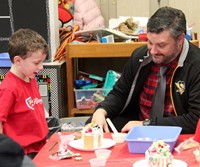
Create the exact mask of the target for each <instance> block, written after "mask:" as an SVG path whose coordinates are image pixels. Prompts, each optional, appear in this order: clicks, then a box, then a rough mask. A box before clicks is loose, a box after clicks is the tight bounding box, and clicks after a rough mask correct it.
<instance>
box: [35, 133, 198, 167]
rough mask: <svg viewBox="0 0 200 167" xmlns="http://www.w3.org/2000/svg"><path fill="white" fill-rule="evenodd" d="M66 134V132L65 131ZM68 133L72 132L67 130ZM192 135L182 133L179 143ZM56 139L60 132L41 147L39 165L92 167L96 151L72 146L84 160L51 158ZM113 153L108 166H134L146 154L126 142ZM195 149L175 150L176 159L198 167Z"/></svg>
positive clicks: (36, 158) (37, 162) (113, 149)
mask: <svg viewBox="0 0 200 167" xmlns="http://www.w3.org/2000/svg"><path fill="white" fill-rule="evenodd" d="M64 134H65V133H64ZM66 134H70V133H69V132H67V133H66ZM104 136H105V137H106V138H111V133H105V134H104ZM191 136H192V135H187V134H185V135H180V136H179V138H178V142H177V145H178V144H179V143H181V142H183V141H184V140H185V139H188V138H190V137H191ZM55 141H59V135H58V133H54V134H53V135H52V136H51V138H50V139H49V141H48V142H47V143H46V145H45V146H44V147H43V148H42V149H41V151H40V152H39V153H38V154H37V156H36V157H35V158H34V159H33V162H34V163H35V164H36V166H37V167H63V166H64V167H65V166H73V167H80V166H81V167H82V166H83V167H90V164H89V159H91V158H94V157H96V156H95V153H94V151H91V152H88V151H79V150H76V149H73V148H72V147H70V146H69V147H68V148H69V149H70V150H71V151H72V152H74V153H80V154H81V156H82V161H75V160H74V158H70V159H64V160H59V161H54V160H51V159H49V155H51V154H52V153H54V152H56V151H57V150H58V146H59V143H58V144H57V145H56V146H55V147H54V148H53V149H52V150H51V151H48V150H49V148H50V147H51V146H52V144H53V143H54V142H55ZM110 149H111V151H112V153H111V156H110V158H109V159H108V160H107V163H106V167H112V166H114V167H124V166H126V167H132V166H133V163H134V162H136V161H138V160H142V159H144V154H131V153H129V151H128V145H127V143H126V142H124V143H120V144H118V143H117V144H116V145H115V146H113V147H112V148H110ZM193 151H194V149H189V150H186V151H183V152H181V153H180V154H178V153H177V152H175V151H174V152H173V155H174V158H175V159H180V160H183V161H185V162H186V163H187V164H188V167H198V163H197V162H196V159H195V157H194V155H193Z"/></svg>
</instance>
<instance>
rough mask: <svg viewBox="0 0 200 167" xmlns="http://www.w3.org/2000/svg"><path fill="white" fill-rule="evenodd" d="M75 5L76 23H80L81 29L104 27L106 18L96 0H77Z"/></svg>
mask: <svg viewBox="0 0 200 167" xmlns="http://www.w3.org/2000/svg"><path fill="white" fill-rule="evenodd" d="M74 7H75V10H74V25H79V26H80V30H88V29H96V28H104V18H103V16H102V15H101V11H100V9H99V7H98V5H97V3H96V1H95V0H76V1H75V4H74Z"/></svg>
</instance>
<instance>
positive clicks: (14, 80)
mask: <svg viewBox="0 0 200 167" xmlns="http://www.w3.org/2000/svg"><path fill="white" fill-rule="evenodd" d="M0 104H1V108H0V120H1V121H2V122H3V133H4V134H5V135H8V136H10V137H11V138H12V139H14V140H15V141H17V142H18V143H19V144H20V145H21V146H22V147H23V148H24V151H25V154H27V153H31V152H38V151H39V150H40V149H41V148H42V147H43V146H44V144H45V142H46V136H47V133H48V125H47V122H46V119H45V112H44V104H43V101H42V98H41V96H40V93H39V90H38V84H37V82H36V79H35V78H33V79H30V82H29V83H27V82H25V81H23V80H21V79H20V78H18V77H17V76H15V75H14V74H13V73H11V72H8V73H7V75H6V77H5V79H4V80H3V82H2V83H1V84H0Z"/></svg>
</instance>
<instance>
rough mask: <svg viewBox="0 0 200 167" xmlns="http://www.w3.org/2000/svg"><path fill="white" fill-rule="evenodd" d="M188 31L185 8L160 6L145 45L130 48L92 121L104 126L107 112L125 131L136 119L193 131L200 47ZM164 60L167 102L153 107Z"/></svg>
mask: <svg viewBox="0 0 200 167" xmlns="http://www.w3.org/2000/svg"><path fill="white" fill-rule="evenodd" d="M185 33H186V19H185V15H184V13H183V12H182V11H181V10H178V9H174V8H171V7H162V8H160V9H158V10H157V11H156V12H155V14H154V15H152V16H151V17H150V19H149V21H148V23H147V39H148V41H147V46H143V47H141V48H138V49H136V50H135V51H134V52H133V53H132V56H131V58H130V59H129V61H128V62H127V64H126V65H125V67H124V70H123V73H122V75H121V78H120V79H119V80H118V82H117V83H116V84H115V86H114V88H113V90H112V91H111V92H110V94H109V95H108V96H107V98H106V99H105V100H104V101H103V102H101V103H100V104H99V105H98V106H97V108H96V109H95V112H94V114H93V117H92V121H95V122H96V123H97V124H99V125H102V126H103V128H104V130H105V131H106V132H108V131H109V129H108V125H107V123H106V120H105V118H106V117H109V118H111V120H112V122H113V123H114V125H115V126H116V128H117V129H118V131H122V132H126V131H129V130H130V129H131V128H132V127H133V126H137V125H164V126H180V127H182V133H194V132H195V128H196V125H197V121H198V119H199V115H200V89H199V88H200V50H199V48H198V47H196V46H194V45H193V44H191V43H190V42H188V41H187V40H186V39H185ZM161 66H164V67H166V69H167V71H166V72H165V75H166V91H165V95H164V97H163V98H164V108H163V110H158V109H157V111H154V112H153V111H152V108H153V104H154V101H155V100H153V99H154V98H155V97H154V94H156V89H157V88H156V87H157V85H159V84H158V82H160V81H159V77H158V75H159V74H158V73H159V71H160V67H161ZM160 97H161V96H160ZM161 98H162V97H161ZM156 103H157V104H160V102H158V101H156ZM159 115H161V116H159Z"/></svg>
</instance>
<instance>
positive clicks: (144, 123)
mask: <svg viewBox="0 0 200 167" xmlns="http://www.w3.org/2000/svg"><path fill="white" fill-rule="evenodd" d="M150 124H151V120H150V119H145V120H144V121H143V122H142V125H143V126H149V125H150Z"/></svg>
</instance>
